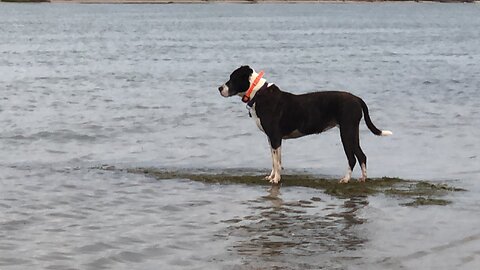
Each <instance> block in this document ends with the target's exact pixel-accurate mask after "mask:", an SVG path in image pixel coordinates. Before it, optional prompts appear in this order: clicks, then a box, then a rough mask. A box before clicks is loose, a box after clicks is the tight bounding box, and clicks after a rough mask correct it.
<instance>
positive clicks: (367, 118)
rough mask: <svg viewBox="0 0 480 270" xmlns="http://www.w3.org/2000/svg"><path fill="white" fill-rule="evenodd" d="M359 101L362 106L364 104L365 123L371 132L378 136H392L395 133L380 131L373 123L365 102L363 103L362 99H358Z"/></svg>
mask: <svg viewBox="0 0 480 270" xmlns="http://www.w3.org/2000/svg"><path fill="white" fill-rule="evenodd" d="M358 99H359V100H360V104H362V110H363V115H364V118H365V123H366V124H367V127H368V129H370V131H371V132H372V133H373V134H375V135H377V136H389V135H392V134H393V132H391V131H390V130H380V129H378V128H377V127H376V126H375V125H374V124H373V123H372V120H371V119H370V115H369V114H368V107H367V104H365V101H363V100H362V99H361V98H358Z"/></svg>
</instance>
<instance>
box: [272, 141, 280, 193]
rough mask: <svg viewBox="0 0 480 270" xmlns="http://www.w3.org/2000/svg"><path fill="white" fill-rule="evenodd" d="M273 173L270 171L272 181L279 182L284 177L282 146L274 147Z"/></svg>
mask: <svg viewBox="0 0 480 270" xmlns="http://www.w3.org/2000/svg"><path fill="white" fill-rule="evenodd" d="M271 152H272V166H273V168H272V173H270V176H269V178H270V179H269V180H270V183H273V184H278V183H280V180H281V178H282V147H281V146H279V147H277V148H276V149H274V148H272V149H271Z"/></svg>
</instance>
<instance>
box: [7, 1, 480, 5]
mask: <svg viewBox="0 0 480 270" xmlns="http://www.w3.org/2000/svg"><path fill="white" fill-rule="evenodd" d="M0 2H5V3H66V4H68V3H72V4H209V3H237V4H261V3H265V4H267V3H291V4H295V3H299V4H300V3H319V4H321V3H384V2H385V3H386V2H388V3H402V2H417V3H476V2H479V0H406V1H405V0H0Z"/></svg>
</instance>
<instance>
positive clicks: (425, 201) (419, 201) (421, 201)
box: [402, 197, 452, 206]
mask: <svg viewBox="0 0 480 270" xmlns="http://www.w3.org/2000/svg"><path fill="white" fill-rule="evenodd" d="M451 203H452V202H451V201H448V200H444V199H434V198H424V197H417V198H415V200H413V201H411V202H408V203H402V205H405V206H424V205H447V204H451Z"/></svg>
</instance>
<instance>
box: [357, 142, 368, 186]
mask: <svg viewBox="0 0 480 270" xmlns="http://www.w3.org/2000/svg"><path fill="white" fill-rule="evenodd" d="M355 156H356V157H357V159H358V162H359V163H360V167H361V168H362V177H361V178H360V179H358V181H360V182H365V180H367V156H366V155H365V154H364V153H363V151H362V148H360V144H358V145H357V147H356V148H355Z"/></svg>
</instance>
